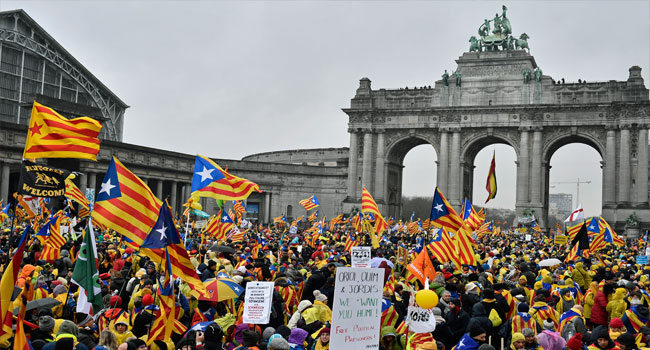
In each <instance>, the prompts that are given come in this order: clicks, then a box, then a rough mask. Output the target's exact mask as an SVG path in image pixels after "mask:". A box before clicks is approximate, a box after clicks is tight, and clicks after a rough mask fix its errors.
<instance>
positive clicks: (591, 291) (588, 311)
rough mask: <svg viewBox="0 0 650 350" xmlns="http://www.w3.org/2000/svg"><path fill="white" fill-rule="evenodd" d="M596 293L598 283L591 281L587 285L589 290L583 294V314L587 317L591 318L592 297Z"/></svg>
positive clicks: (594, 296)
mask: <svg viewBox="0 0 650 350" xmlns="http://www.w3.org/2000/svg"><path fill="white" fill-rule="evenodd" d="M597 293H598V283H596V282H591V284H590V285H589V290H588V291H587V294H586V295H585V301H584V310H585V311H584V315H585V318H587V319H589V318H591V308H592V307H594V299H595V298H596V294H597Z"/></svg>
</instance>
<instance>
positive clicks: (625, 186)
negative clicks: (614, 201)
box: [618, 125, 631, 203]
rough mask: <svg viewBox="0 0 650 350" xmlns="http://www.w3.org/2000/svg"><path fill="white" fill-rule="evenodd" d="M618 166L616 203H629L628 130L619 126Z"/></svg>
mask: <svg viewBox="0 0 650 350" xmlns="http://www.w3.org/2000/svg"><path fill="white" fill-rule="evenodd" d="M620 132H621V139H620V142H621V143H620V146H619V149H618V151H619V154H618V159H619V162H620V163H619V165H618V186H619V187H618V202H619V203H620V202H629V201H630V149H631V148H630V129H629V126H624V125H621V131H620Z"/></svg>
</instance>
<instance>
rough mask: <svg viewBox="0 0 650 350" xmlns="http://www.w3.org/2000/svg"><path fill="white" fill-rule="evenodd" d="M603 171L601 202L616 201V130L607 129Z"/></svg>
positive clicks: (610, 202)
mask: <svg viewBox="0 0 650 350" xmlns="http://www.w3.org/2000/svg"><path fill="white" fill-rule="evenodd" d="M605 147H606V149H605V171H604V172H603V204H605V203H608V204H614V203H616V186H617V183H616V130H614V129H607V143H606V146H605Z"/></svg>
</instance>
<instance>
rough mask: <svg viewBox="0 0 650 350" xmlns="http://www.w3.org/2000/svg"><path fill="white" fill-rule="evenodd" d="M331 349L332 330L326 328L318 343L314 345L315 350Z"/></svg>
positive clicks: (320, 334) (320, 333)
mask: <svg viewBox="0 0 650 350" xmlns="http://www.w3.org/2000/svg"><path fill="white" fill-rule="evenodd" d="M329 348H330V329H329V328H328V327H325V328H323V329H321V330H320V332H319V333H318V341H316V344H315V345H314V350H329Z"/></svg>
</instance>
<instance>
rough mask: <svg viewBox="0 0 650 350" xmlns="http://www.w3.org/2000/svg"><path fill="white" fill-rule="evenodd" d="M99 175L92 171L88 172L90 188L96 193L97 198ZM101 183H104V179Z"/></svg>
mask: <svg viewBox="0 0 650 350" xmlns="http://www.w3.org/2000/svg"><path fill="white" fill-rule="evenodd" d="M97 175H98V174H97V173H94V172H92V171H89V172H88V188H90V189H92V190H93V191H95V196H97V193H96V192H97V191H96V188H97ZM101 181H104V179H102V180H101Z"/></svg>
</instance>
